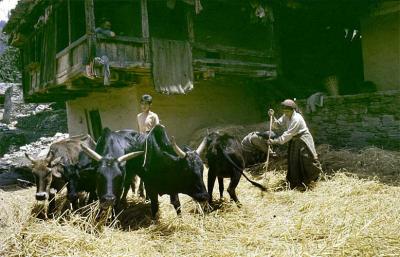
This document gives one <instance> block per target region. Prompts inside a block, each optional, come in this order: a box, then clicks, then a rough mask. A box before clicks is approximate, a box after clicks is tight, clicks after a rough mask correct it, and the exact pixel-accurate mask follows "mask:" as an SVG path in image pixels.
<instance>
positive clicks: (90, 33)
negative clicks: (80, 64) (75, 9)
mask: <svg viewBox="0 0 400 257" xmlns="http://www.w3.org/2000/svg"><path fill="white" fill-rule="evenodd" d="M85 16H86V35H87V41H88V42H87V43H88V60H87V64H89V63H90V61H92V60H93V58H94V57H95V56H96V32H95V29H96V28H95V26H96V24H95V17H94V4H93V0H85Z"/></svg>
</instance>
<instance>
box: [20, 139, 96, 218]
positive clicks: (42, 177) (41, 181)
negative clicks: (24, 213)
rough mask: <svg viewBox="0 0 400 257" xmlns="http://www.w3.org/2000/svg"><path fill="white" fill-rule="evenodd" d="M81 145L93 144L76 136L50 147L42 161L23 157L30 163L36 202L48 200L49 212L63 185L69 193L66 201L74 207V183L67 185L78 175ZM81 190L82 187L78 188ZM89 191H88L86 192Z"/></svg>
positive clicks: (52, 208)
mask: <svg viewBox="0 0 400 257" xmlns="http://www.w3.org/2000/svg"><path fill="white" fill-rule="evenodd" d="M81 144H85V145H89V146H93V144H94V142H93V140H92V138H91V137H90V136H77V137H71V138H68V139H64V140H61V141H59V142H56V143H53V144H52V145H51V146H50V149H49V152H48V154H47V156H46V158H44V159H37V160H36V159H34V158H33V157H32V156H30V155H29V154H27V153H25V156H26V157H27V158H28V159H29V160H30V161H31V162H32V173H33V175H34V177H35V182H36V195H35V197H36V200H38V201H44V200H49V211H50V212H51V211H53V210H54V207H55V203H54V196H55V193H56V192H59V191H60V190H61V189H62V188H63V187H64V186H65V184H67V189H68V191H69V192H75V193H72V194H71V193H69V194H68V199H69V200H70V201H71V203H72V204H73V205H76V204H75V202H76V198H77V197H76V189H75V188H74V187H73V185H75V184H76V183H74V182H72V183H67V182H69V180H70V179H71V180H73V177H74V174H78V172H79V171H78V170H77V166H78V162H79V155H80V153H81V152H82V148H81ZM80 189H81V190H82V189H83V187H81V188H80ZM88 191H90V190H88Z"/></svg>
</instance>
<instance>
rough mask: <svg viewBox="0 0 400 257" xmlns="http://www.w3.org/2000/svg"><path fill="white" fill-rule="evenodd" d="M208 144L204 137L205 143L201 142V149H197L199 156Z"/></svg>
mask: <svg viewBox="0 0 400 257" xmlns="http://www.w3.org/2000/svg"><path fill="white" fill-rule="evenodd" d="M206 142H207V138H206V137H204V138H203V141H201V143H200V145H199V147H197V149H196V153H197V154H198V155H200V154H201V153H202V152H203V151H204V148H206Z"/></svg>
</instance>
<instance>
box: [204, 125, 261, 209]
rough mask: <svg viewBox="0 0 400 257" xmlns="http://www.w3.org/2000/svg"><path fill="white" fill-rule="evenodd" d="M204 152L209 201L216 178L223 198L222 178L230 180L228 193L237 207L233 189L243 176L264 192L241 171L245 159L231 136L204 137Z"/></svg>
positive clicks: (238, 144)
mask: <svg viewBox="0 0 400 257" xmlns="http://www.w3.org/2000/svg"><path fill="white" fill-rule="evenodd" d="M204 140H205V143H206V152H205V157H206V159H207V163H208V167H209V169H208V183H207V187H208V194H209V197H210V198H209V201H210V202H211V201H212V192H213V188H214V183H215V180H216V178H218V184H219V194H220V197H221V198H222V197H223V192H224V183H223V179H224V178H230V183H229V186H228V189H227V191H228V193H229V195H230V197H231V199H232V200H234V201H235V202H236V203H237V204H238V205H239V206H240V202H239V199H238V197H237V195H236V192H235V189H236V187H237V185H238V184H239V181H240V177H241V176H242V175H243V176H244V177H245V178H246V179H247V180H248V181H249V182H250V183H251V184H252V185H254V186H256V187H258V188H260V189H261V190H263V191H265V190H266V188H265V187H264V186H262V185H261V184H259V183H257V182H254V181H252V180H250V179H249V178H248V177H247V176H246V174H244V173H243V170H244V169H245V167H246V158H245V155H244V151H243V149H242V145H241V143H240V142H239V141H238V140H237V139H235V138H234V137H233V136H231V135H228V134H220V133H218V132H212V133H210V134H208V135H207V136H206V137H205V139H204Z"/></svg>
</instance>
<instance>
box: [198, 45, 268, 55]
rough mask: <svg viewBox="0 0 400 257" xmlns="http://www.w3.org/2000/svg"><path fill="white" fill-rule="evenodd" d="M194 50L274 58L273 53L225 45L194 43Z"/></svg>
mask: <svg viewBox="0 0 400 257" xmlns="http://www.w3.org/2000/svg"><path fill="white" fill-rule="evenodd" d="M192 45H193V48H196V49H199V50H202V51H207V52H221V53H227V54H232V55H245V56H254V57H259V58H272V57H274V55H273V53H266V52H263V51H256V50H248V49H244V48H238V47H232V46H223V45H207V44H203V43H198V42H196V43H193V44H192Z"/></svg>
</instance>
